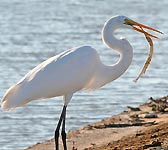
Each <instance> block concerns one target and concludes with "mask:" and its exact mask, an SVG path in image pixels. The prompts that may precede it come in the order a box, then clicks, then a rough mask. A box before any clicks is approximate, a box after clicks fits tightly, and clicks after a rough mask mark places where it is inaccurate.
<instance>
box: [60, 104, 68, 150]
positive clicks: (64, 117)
mask: <svg viewBox="0 0 168 150" xmlns="http://www.w3.org/2000/svg"><path fill="white" fill-rule="evenodd" d="M65 119H66V106H65V111H64V114H63V123H62V131H61V135H62V143H63V146H64V150H67V145H66V132H65Z"/></svg>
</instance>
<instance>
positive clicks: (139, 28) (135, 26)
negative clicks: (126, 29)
mask: <svg viewBox="0 0 168 150" xmlns="http://www.w3.org/2000/svg"><path fill="white" fill-rule="evenodd" d="M124 24H127V25H130V26H132V27H133V29H134V30H136V31H138V32H141V33H144V34H145V35H147V36H150V37H153V38H156V39H159V38H158V37H157V36H155V35H152V34H150V33H148V32H146V31H144V30H143V28H145V29H148V30H152V31H155V32H158V33H160V34H163V33H162V32H161V31H159V30H156V29H154V28H151V27H148V26H146V25H144V24H140V23H138V22H135V21H133V20H131V19H125V23H124Z"/></svg>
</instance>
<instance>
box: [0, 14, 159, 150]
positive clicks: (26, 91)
mask: <svg viewBox="0 0 168 150" xmlns="http://www.w3.org/2000/svg"><path fill="white" fill-rule="evenodd" d="M119 28H128V29H134V30H137V31H139V32H142V33H144V32H145V31H144V30H143V28H146V29H149V30H153V31H156V32H159V33H161V32H160V31H158V30H156V29H153V28H151V27H148V26H145V25H143V24H140V23H137V22H135V21H133V20H131V19H129V18H128V17H125V16H116V17H112V18H110V19H109V20H108V21H107V22H106V23H105V25H104V27H103V30H102V39H103V42H104V43H105V44H106V45H107V47H109V48H112V49H114V50H115V51H116V52H118V53H119V54H120V59H119V61H118V62H117V63H116V64H113V65H109V66H107V65H104V64H103V63H102V62H101V60H100V57H99V54H98V53H97V51H96V50H95V49H94V48H92V47H91V46H80V47H76V48H72V49H69V50H67V51H65V52H63V53H60V54H58V55H56V56H54V57H51V58H49V59H48V60H46V61H44V62H42V63H41V64H39V65H38V66H37V67H35V68H34V69H33V70H31V71H30V72H29V73H27V74H26V75H25V76H24V77H23V78H22V79H21V80H20V81H19V82H18V83H16V84H15V85H14V86H12V87H11V88H9V89H8V90H7V92H6V93H5V95H4V97H3V99H2V103H1V106H2V110H3V111H9V110H12V109H14V108H15V107H18V106H21V105H23V104H26V103H28V102H30V101H32V100H37V99H46V98H51V97H56V96H63V109H62V113H61V116H60V119H59V121H58V125H57V127H56V130H55V145H56V146H55V147H56V150H58V149H59V145H58V139H59V130H60V126H61V124H62V132H61V134H62V141H63V147H64V149H65V150H66V149H67V145H66V133H65V118H66V108H67V105H68V103H69V102H70V100H71V98H72V96H73V93H75V92H77V91H79V90H95V89H98V88H100V87H102V86H103V85H105V84H107V83H109V82H111V81H113V80H115V79H117V78H118V77H120V76H121V75H122V74H123V73H124V72H125V71H126V70H127V68H128V67H129V65H130V64H131V61H132V57H133V49H132V46H131V45H130V44H129V42H128V41H127V40H126V39H125V38H120V39H117V38H116V37H115V36H114V35H113V32H114V31H115V30H116V29H119ZM145 34H146V35H148V36H150V37H154V38H157V37H156V36H154V35H152V34H150V33H147V32H145Z"/></svg>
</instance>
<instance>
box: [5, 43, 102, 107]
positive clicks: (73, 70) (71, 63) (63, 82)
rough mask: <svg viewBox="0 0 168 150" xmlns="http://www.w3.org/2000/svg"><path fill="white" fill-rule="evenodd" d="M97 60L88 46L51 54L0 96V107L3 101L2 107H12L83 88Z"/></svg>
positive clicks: (97, 57) (94, 51) (93, 51)
mask: <svg viewBox="0 0 168 150" xmlns="http://www.w3.org/2000/svg"><path fill="white" fill-rule="evenodd" d="M98 61H99V56H98V54H97V52H96V50H95V49H93V48H91V47H90V46H82V47H78V48H73V49H70V50H67V51H65V52H63V53H61V54H59V55H56V56H54V57H51V58H49V59H48V60H46V61H44V62H43V63H41V64H40V65H38V66H37V67H35V68H34V69H33V70H31V71H30V72H29V73H28V74H26V75H25V76H24V77H23V78H22V79H21V80H20V81H19V82H18V83H17V84H16V85H14V86H13V87H11V88H10V89H9V90H8V91H7V92H6V94H5V96H4V98H3V101H2V106H3V105H4V106H5V104H6V106H8V107H6V108H12V107H16V106H20V105H23V104H25V103H27V102H29V101H31V100H35V99H41V98H50V97H55V96H61V95H66V94H68V93H74V92H76V91H78V90H80V89H83V88H84V87H85V85H87V84H88V82H89V81H90V80H91V78H92V76H93V74H94V69H95V68H96V67H95V66H96V65H97V63H98ZM9 102H11V103H9ZM9 104H10V105H9ZM4 108H5V107H4Z"/></svg>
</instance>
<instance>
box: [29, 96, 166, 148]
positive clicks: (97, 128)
mask: <svg viewBox="0 0 168 150" xmlns="http://www.w3.org/2000/svg"><path fill="white" fill-rule="evenodd" d="M67 145H68V150H141V149H142V150H143V149H147V150H149V149H150V150H154V149H155V150H168V97H162V98H159V99H153V98H150V100H149V102H148V103H145V104H143V105H141V106H139V107H138V108H132V107H128V110H127V111H124V112H122V113H121V114H119V115H115V116H112V117H110V118H107V119H104V120H102V121H100V122H96V123H93V124H90V125H88V126H86V127H83V128H82V129H79V130H76V131H70V132H69V133H68V134H67ZM61 146H62V143H61V139H60V147H61ZM54 149H55V148H54V140H53V139H51V140H49V141H46V142H42V143H37V144H36V145H33V146H32V147H29V148H27V150H54ZM60 149H61V150H62V149H63V148H62V147H61V148H60Z"/></svg>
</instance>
